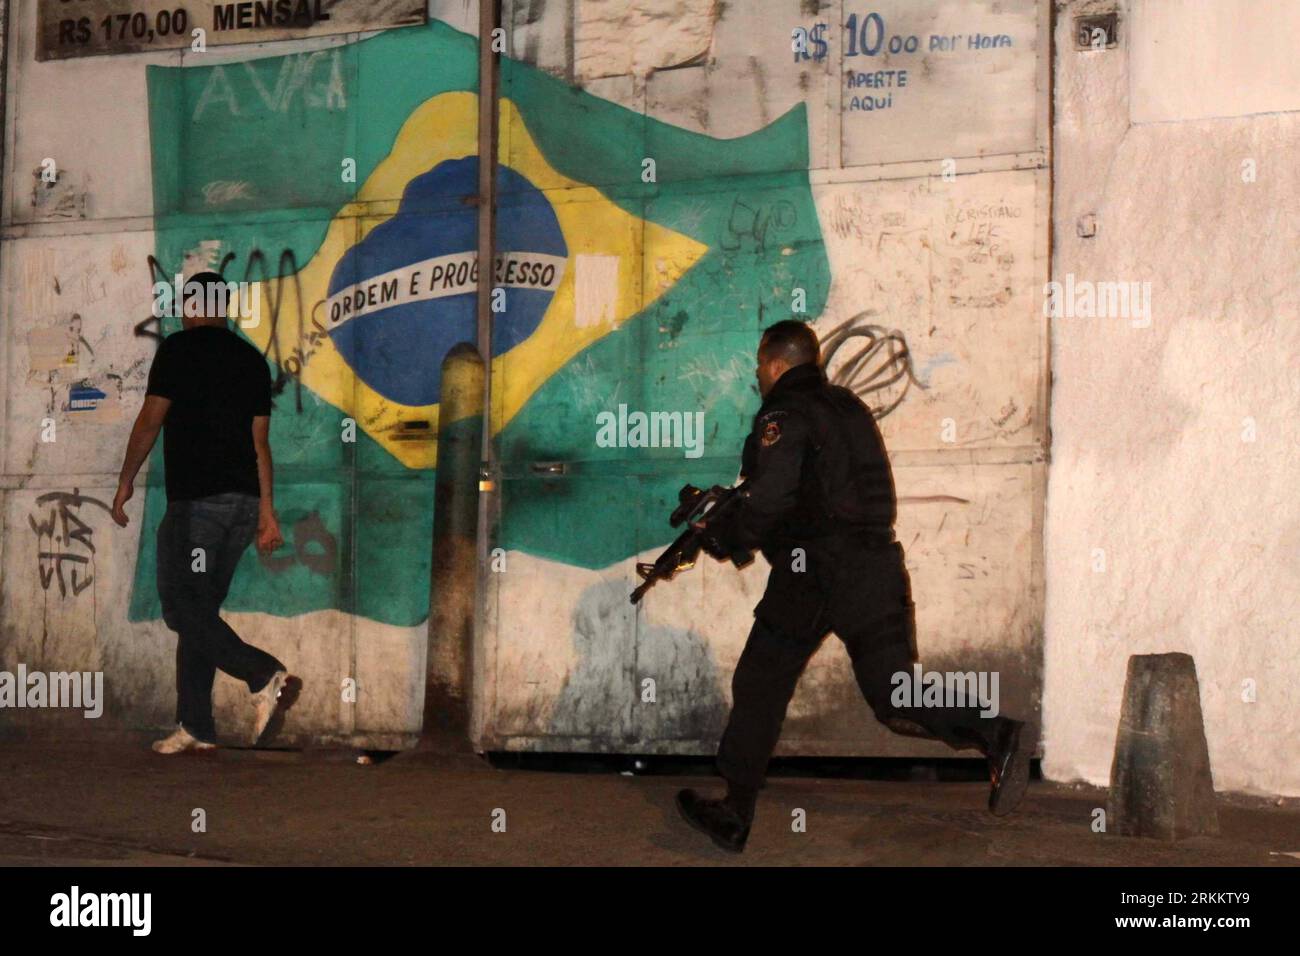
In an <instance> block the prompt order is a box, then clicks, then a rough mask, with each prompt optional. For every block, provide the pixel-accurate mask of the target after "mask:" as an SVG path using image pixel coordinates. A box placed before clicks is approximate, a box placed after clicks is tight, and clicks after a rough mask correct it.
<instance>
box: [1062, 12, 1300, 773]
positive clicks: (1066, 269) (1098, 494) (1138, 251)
mask: <svg viewBox="0 0 1300 956" xmlns="http://www.w3.org/2000/svg"><path fill="white" fill-rule="evenodd" d="M1106 9H1113V4H1108V3H1095V2H1071V3H1063V4H1059V5H1058V20H1057V28H1056V42H1057V50H1058V60H1057V63H1056V103H1055V109H1056V113H1055V120H1056V128H1055V143H1054V150H1055V195H1054V217H1053V218H1054V229H1053V238H1054V254H1053V262H1052V272H1053V276H1054V278H1056V279H1057V280H1060V281H1064V280H1065V277H1066V276H1067V274H1072V275H1073V276H1074V277H1075V278H1076V281H1077V280H1089V281H1093V282H1101V281H1110V282H1116V281H1119V282H1129V281H1133V282H1139V283H1149V284H1150V302H1151V308H1150V322H1149V325H1148V324H1144V321H1143V319H1142V318H1140V317H1138V318H1136V319H1132V318H1128V317H1118V318H1099V317H1092V318H1089V317H1083V316H1075V317H1069V316H1063V317H1061V318H1056V319H1053V320H1052V368H1053V394H1052V463H1051V468H1050V481H1049V494H1048V502H1047V526H1046V542H1045V550H1046V555H1047V616H1046V629H1047V642H1046V681H1045V687H1044V731H1045V736H1046V741H1045V745H1046V746H1045V750H1046V758H1045V761H1044V770H1045V772H1046V773H1047V775H1048V776H1050V777H1052V778H1055V779H1063V780H1068V779H1083V780H1086V781H1089V782H1091V783H1096V784H1105V783H1106V782H1107V780H1108V778H1109V773H1110V765H1111V756H1112V751H1113V748H1114V743H1115V732H1116V725H1117V722H1118V719H1119V712H1120V703H1121V695H1122V691H1123V685H1124V675H1125V666H1126V661H1127V659H1128V657H1129V655H1131V654H1147V653H1160V652H1166V651H1184V652H1187V653H1189V654H1191V655H1192V656H1193V657H1194V658H1195V660H1196V667H1197V673H1198V675H1199V678H1200V684H1201V704H1202V708H1203V710H1204V717H1205V730H1206V736H1207V738H1208V741H1209V748H1210V759H1211V763H1212V766H1213V770H1214V779H1215V786H1216V787H1217V788H1218V789H1221V790H1243V791H1251V792H1261V793H1270V794H1286V795H1291V796H1294V795H1297V794H1300V632H1298V631H1297V622H1298V621H1300V500H1298V499H1297V497H1296V489H1297V485H1298V482H1297V478H1300V443H1298V442H1297V438H1298V437H1300V432H1298V431H1297V425H1296V422H1297V421H1298V420H1300V374H1298V372H1297V370H1298V369H1300V321H1297V318H1298V315H1297V312H1298V310H1300V309H1298V307H1300V294H1298V293H1297V286H1296V278H1297V276H1298V275H1300V164H1297V162H1296V157H1297V155H1300V112H1297V109H1300V90H1298V88H1297V85H1296V83H1295V81H1294V77H1295V64H1296V51H1295V37H1296V26H1295V24H1296V5H1295V4H1294V3H1293V2H1291V0H1214V2H1208V0H1207V2H1201V0H1132V2H1130V3H1127V4H1121V5H1120V10H1121V19H1120V44H1119V46H1118V48H1116V49H1111V50H1106V51H1086V52H1078V51H1076V50H1075V48H1074V43H1073V18H1074V16H1076V15H1078V14H1080V13H1090V12H1097V11H1104V10H1106ZM1288 77H1290V78H1291V80H1290V81H1289V82H1288V79H1287V78H1288ZM1083 217H1094V219H1095V226H1096V234H1095V236H1094V237H1093V238H1086V239H1085V238H1081V237H1080V236H1079V235H1078V222H1079V220H1080V219H1081V218H1083ZM1135 322H1136V324H1135Z"/></svg>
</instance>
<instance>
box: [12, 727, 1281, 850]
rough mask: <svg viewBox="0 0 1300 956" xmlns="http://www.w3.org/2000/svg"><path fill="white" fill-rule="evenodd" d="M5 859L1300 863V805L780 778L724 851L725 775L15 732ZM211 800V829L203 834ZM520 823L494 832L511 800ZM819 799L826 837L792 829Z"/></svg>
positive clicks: (818, 827)
mask: <svg viewBox="0 0 1300 956" xmlns="http://www.w3.org/2000/svg"><path fill="white" fill-rule="evenodd" d="M0 780H3V787H0V865H6V866H15V865H17V866H26V865H50V864H73V865H96V864H100V865H111V866H123V865H157V864H166V865H172V864H199V865H203V864H207V865H213V864H272V865H276V864H361V865H365V864H401V865H437V864H468V865H518V864H524V865H530V864H558V865H570V864H596V865H647V864H650V865H666V866H682V865H686V866H689V865H717V864H722V865H745V864H749V865H754V864H765V865H810V864H812V865H859V866H860V865H876V864H885V865H976V866H990V865H992V866H999V865H1017V864H1020V865H1042V866H1080V865H1083V866H1117V865H1119V866H1129V865H1132V866H1142V865H1171V866H1236V865H1262V866H1270V865H1272V866H1300V859H1297V858H1296V856H1294V855H1291V856H1288V855H1286V854H1288V853H1290V854H1300V800H1287V801H1284V805H1283V806H1281V807H1278V806H1274V805H1273V804H1271V803H1269V802H1267V801H1262V800H1254V799H1248V798H1242V797H1230V796H1226V795H1221V799H1220V807H1219V817H1220V826H1221V829H1222V834H1221V835H1220V836H1219V837H1217V838H1213V839H1209V838H1198V839H1194V840H1188V841H1185V842H1181V843H1178V844H1161V843H1157V842H1155V841H1151V840H1129V839H1121V838H1118V837H1113V836H1105V835H1100V834H1096V833H1093V832H1092V830H1091V828H1090V824H1091V822H1092V811H1093V808H1095V807H1099V806H1104V805H1105V792H1104V791H1102V790H1097V789H1094V788H1075V787H1068V786H1059V785H1053V784H1044V783H1034V784H1033V785H1031V788H1030V791H1029V794H1028V796H1027V797H1026V799H1025V802H1024V804H1023V805H1022V806H1021V808H1020V810H1019V811H1018V812H1017V813H1016V814H1014V815H1012V816H1010V817H1006V818H1002V819H998V818H995V817H993V816H991V815H990V814H989V813H988V812H987V811H986V810H985V809H984V806H985V801H986V798H987V787H986V786H985V785H983V784H977V783H933V782H925V783H919V782H880V781H860V780H823V779H811V778H797V777H787V778H777V779H774V780H772V781H771V783H770V784H769V786H768V788H767V789H766V790H765V791H764V793H763V795H762V797H761V799H760V802H759V811H758V812H759V816H758V821H757V823H756V825H755V828H754V832H753V834H752V835H751V837H750V844H749V848H748V849H747V850H746V852H745V854H744V855H743V856H741V857H739V858H736V857H732V856H729V855H726V854H724V853H721V852H720V851H717V850H715V849H714V848H713V847H712V846H711V845H710V844H708V843H707V842H706V841H704V840H703V839H702V838H701V837H699V836H698V835H697V834H695V833H694V832H693V831H691V830H688V829H687V828H686V827H685V825H684V824H682V823H681V821H680V820H679V819H678V818H677V816H676V812H675V811H674V809H673V795H674V793H675V792H676V791H677V789H678V788H680V787H682V786H696V787H701V786H702V787H710V786H713V785H715V781H714V780H713V779H710V778H708V777H667V776H638V777H627V776H620V775H618V774H612V773H610V774H579V773H551V772H538V771H529V770H494V769H492V768H491V767H489V766H488V765H487V764H486V763H485V762H483V761H482V760H480V759H479V758H477V757H474V756H472V755H464V756H448V755H439V754H435V753H429V752H412V753H404V754H400V755H398V756H396V757H394V758H392V759H391V760H387V761H384V762H382V763H377V764H374V765H372V766H359V765H358V764H357V763H356V754H354V753H352V752H349V751H343V750H338V751H327V750H319V751H305V752H293V751H255V750H223V751H219V752H217V753H215V754H211V755H207V756H195V757H189V756H187V757H177V758H166V757H159V756H157V755H155V754H153V753H152V752H150V751H149V750H148V747H147V743H145V742H144V741H143V740H142V741H141V743H140V744H138V745H136V744H129V743H122V742H116V743H112V744H99V745H88V744H72V743H61V744H57V745H53V746H49V745H42V744H38V743H35V742H31V741H22V742H16V743H15V742H8V741H0ZM196 809H201V810H203V811H204V815H205V817H206V826H207V831H206V832H204V833H195V832H193V830H192V829H191V823H192V821H193V820H194V811H195V810H196ZM498 809H500V810H504V811H505V821H506V831H505V832H504V833H496V832H493V830H492V821H493V814H494V811H495V810H498ZM795 809H802V810H804V811H806V818H807V831H806V832H804V833H796V832H792V827H791V821H792V812H793V811H794V810H795Z"/></svg>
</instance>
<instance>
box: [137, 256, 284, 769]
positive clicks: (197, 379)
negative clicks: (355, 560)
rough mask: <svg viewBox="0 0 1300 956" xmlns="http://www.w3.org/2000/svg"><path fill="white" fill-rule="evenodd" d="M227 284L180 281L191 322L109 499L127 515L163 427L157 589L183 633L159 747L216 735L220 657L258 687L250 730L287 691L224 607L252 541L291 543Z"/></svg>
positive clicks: (157, 379)
mask: <svg viewBox="0 0 1300 956" xmlns="http://www.w3.org/2000/svg"><path fill="white" fill-rule="evenodd" d="M227 290H228V286H227V284H226V282H225V280H223V279H222V278H221V276H219V275H217V274H216V273H215V272H203V273H199V274H198V275H195V276H193V277H191V278H190V280H189V281H188V282H186V283H185V289H184V294H183V296H182V300H183V309H182V313H183V314H182V318H181V322H182V325H183V326H184V328H183V329H182V331H180V332H176V333H174V334H172V335H169V336H167V338H165V339H163V342H162V345H161V346H159V348H158V352H157V354H156V355H155V356H154V360H153V366H152V367H151V368H150V369H149V384H148V388H147V390H146V394H145V400H144V406H143V407H142V408H141V409H140V414H139V416H138V417H137V418H136V421H135V426H134V427H133V428H132V429H131V437H130V439H129V440H128V442H127V448H126V456H125V461H124V462H123V464H122V472H121V476H120V477H119V479H118V488H117V495H116V496H115V497H114V499H113V520H114V521H116V522H117V523H118V524H119V525H121V526H122V527H126V524H127V520H128V519H127V516H126V512H125V510H124V506H125V504H126V502H127V501H128V500H129V499H130V498H131V495H132V493H133V490H134V488H133V485H134V481H135V476H136V473H137V472H138V471H139V470H140V466H141V465H142V464H144V460H145V459H146V458H147V457H148V456H149V452H150V450H151V449H152V448H153V446H154V442H155V441H156V440H157V438H158V432H159V431H160V430H162V431H163V466H164V467H163V470H164V473H165V480H166V487H167V512H166V514H165V515H164V516H163V520H162V522H161V524H160V525H159V527H158V542H157V544H158V595H159V597H160V598H161V602H162V612H163V620H164V621H166V622H167V626H168V627H170V628H171V629H172V630H174V631H176V633H177V645H176V722H177V724H178V725H179V727H178V728H177V730H176V731H175V732H174V733H173V734H171V736H169V737H167V738H165V739H163V740H159V741H156V742H155V743H154V745H153V749H154V750H156V751H157V752H159V753H167V754H171V753H182V752H185V751H198V750H211V749H212V748H213V747H214V746H215V737H216V730H215V727H214V724H213V720H212V682H213V679H214V678H215V677H216V671H217V668H220V669H221V670H223V671H225V672H226V673H227V674H230V675H231V676H232V677H235V678H237V679H239V680H243V681H245V682H246V683H247V684H248V689H249V690H250V691H251V692H252V693H253V704H254V711H255V714H254V718H255V719H254V728H255V729H254V735H255V739H256V738H257V737H260V736H261V735H262V732H263V731H264V730H265V729H266V726H267V724H268V723H269V722H270V719H271V717H272V715H273V714H274V713H275V711H276V709H277V707H278V706H279V705H280V704H282V703H287V701H282V700H281V699H280V698H281V690H282V689H283V688H284V686H285V683H286V681H287V680H289V675H288V673H287V671H286V670H285V668H284V665H283V664H281V663H280V662H279V661H278V660H276V659H275V658H274V657H272V656H271V655H270V654H268V653H266V652H265V651H262V650H259V649H258V648H256V647H253V646H252V645H250V644H245V643H244V642H243V641H242V640H240V638H239V635H238V634H236V633H235V632H234V630H232V629H231V627H230V625H228V624H227V623H226V622H225V621H223V620H222V619H221V614H220V611H221V602H222V601H224V600H225V597H226V593H227V591H228V590H229V589H230V581H231V578H232V577H234V573H235V567H236V566H237V565H238V564H239V560H240V557H241V556H242V555H243V553H244V551H246V550H247V548H248V545H249V543H250V542H252V541H253V540H254V539H256V541H257V548H258V550H259V551H261V552H262V553H264V554H269V553H271V552H272V551H274V550H275V549H276V548H278V547H279V546H280V545H281V544H283V543H284V539H283V538H282V536H281V534H280V524H279V520H278V519H277V516H276V513H275V508H274V505H273V503H272V494H271V490H272V488H271V486H272V481H271V476H272V464H271V445H270V440H269V435H270V425H271V418H270V415H271V378H270V372H269V370H268V368H267V364H266V359H265V358H263V357H262V355H261V353H260V352H258V351H257V349H255V348H254V347H253V346H252V345H250V344H249V343H248V342H246V341H245V340H244V339H242V338H240V337H239V336H238V335H237V334H236V333H235V332H233V331H232V330H231V329H230V328H228V327H227V324H226V314H227V309H226V302H227ZM295 683H296V682H295Z"/></svg>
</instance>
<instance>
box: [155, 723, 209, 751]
mask: <svg viewBox="0 0 1300 956" xmlns="http://www.w3.org/2000/svg"><path fill="white" fill-rule="evenodd" d="M216 749H217V745H216V744H210V743H208V742H207V741H205V740H199V739H198V738H197V737H194V736H193V735H191V734H190V732H189V731H188V730H186V729H185V728H184V727H177V728H176V730H175V731H173V732H172V735H171V736H170V737H164V738H163V739H162V740H155V741H154V742H153V750H154V753H159V754H180V753H185V752H187V751H194V752H200V751H205V750H216Z"/></svg>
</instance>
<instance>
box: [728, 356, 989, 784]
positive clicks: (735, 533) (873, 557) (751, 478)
mask: <svg viewBox="0 0 1300 956" xmlns="http://www.w3.org/2000/svg"><path fill="white" fill-rule="evenodd" d="M741 474H742V477H744V478H746V479H747V480H748V486H747V487H748V494H747V496H746V497H745V498H744V500H743V501H742V502H741V504H740V507H739V508H738V509H737V510H736V511H735V512H733V515H734V517H733V518H732V520H730V521H728V522H726V523H725V524H724V525H723V526H722V527H719V528H712V529H710V531H711V536H712V537H713V538H714V539H715V540H716V541H717V542H719V543H720V544H722V545H723V546H724V547H730V548H760V549H761V550H762V552H763V556H764V557H766V558H767V560H768V563H769V564H770V565H771V566H772V570H771V573H770V574H769V576H768V581H767V590H766V591H765V592H764V594H763V598H762V600H761V601H759V603H758V606H757V607H755V609H754V625H753V629H752V630H751V631H750V634H749V639H748V641H747V642H746V644H745V650H744V652H743V653H742V654H741V657H740V661H739V663H738V664H737V665H736V673H735V676H734V678H733V679H732V697H733V705H732V711H731V717H730V720H729V721H728V723H727V728H726V730H725V732H724V733H723V736H722V741H721V744H720V746H719V749H718V768H719V770H720V771H721V773H722V775H723V776H724V777H725V778H726V779H727V781H728V782H729V783H730V784H732V785H733V787H735V788H738V789H744V790H753V789H756V788H757V787H759V786H760V785H761V784H762V781H763V778H764V776H765V775H766V772H767V764H768V760H769V758H770V757H771V755H772V751H773V749H775V747H776V743H777V739H778V738H779V737H780V735H781V724H782V722H783V721H784V720H785V712H786V707H787V706H788V705H789V703H790V698H791V697H792V696H793V694H794V689H795V684H796V683H797V682H798V680H799V675H800V674H801V673H802V672H803V669H804V667H805V665H806V664H807V663H808V660H809V658H811V657H812V655H813V653H814V652H815V651H816V650H817V648H818V647H819V646H820V644H821V642H822V640H823V639H824V638H825V636H826V634H827V633H828V632H829V631H832V630H833V631H834V632H835V633H836V635H838V636H839V638H840V640H841V641H843V642H844V646H845V648H846V649H847V650H848V653H849V657H850V659H851V660H852V662H853V672H854V674H855V676H856V677H857V681H858V686H859V687H860V688H861V689H862V693H863V696H864V697H866V699H867V702H868V703H869V704H870V705H871V708H872V710H873V711H874V712H875V715H876V717H877V719H879V720H880V721H882V722H883V723H885V724H886V725H887V726H888V727H890V729H891V730H894V731H896V732H898V733H905V734H910V735H913V736H923V737H929V738H933V739H939V740H942V741H944V742H945V743H947V744H948V745H949V746H951V747H953V748H956V749H962V748H967V747H977V748H979V749H980V750H981V751H984V752H986V753H987V752H988V750H989V748H990V746H992V745H993V742H994V740H995V733H996V730H997V727H996V723H997V720H996V719H989V718H983V717H981V716H980V715H979V707H978V705H975V706H969V705H968V706H966V707H919V708H917V707H896V706H894V705H893V704H892V702H891V701H890V696H891V693H892V692H893V691H894V685H893V684H892V683H891V677H892V676H893V675H894V674H895V673H897V672H899V671H903V672H906V673H908V674H911V673H912V664H913V662H914V661H915V660H916V644H915V618H914V610H915V609H914V606H913V604H912V594H911V582H910V579H909V577H908V574H907V569H906V567H905V566H904V563H903V546H902V545H901V544H900V543H899V542H898V541H896V540H895V539H894V531H893V524H894V518H895V515H896V511H897V504H896V498H895V493H894V480H893V475H892V473H891V471H890V468H889V460H888V458H887V456H886V454H885V448H884V442H883V441H882V440H881V437H880V431H879V429H878V428H877V427H876V422H875V419H874V418H873V417H872V415H871V412H870V410H869V409H868V408H867V407H866V406H865V405H864V404H863V403H862V402H861V400H859V399H858V397H857V396H856V395H854V394H853V393H852V392H851V391H849V390H848V389H846V388H842V387H840V386H837V385H830V384H829V383H828V382H827V381H826V377H825V375H824V374H823V372H822V370H821V369H820V368H819V367H818V366H817V365H816V364H815V363H808V364H805V365H798V366H795V367H794V368H791V369H789V370H788V371H786V372H785V374H784V375H782V376H781V377H780V379H778V380H777V382H776V383H775V384H774V385H773V387H772V388H771V390H770V391H769V392H768V395H767V398H766V400H765V401H764V402H763V405H762V407H761V408H760V409H759V411H758V414H757V415H755V417H754V427H753V430H752V432H751V433H750V435H749V437H748V438H747V439H746V441H745V448H744V453H743V459H742V464H741ZM798 549H802V552H801V553H798ZM909 696H910V695H909Z"/></svg>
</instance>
